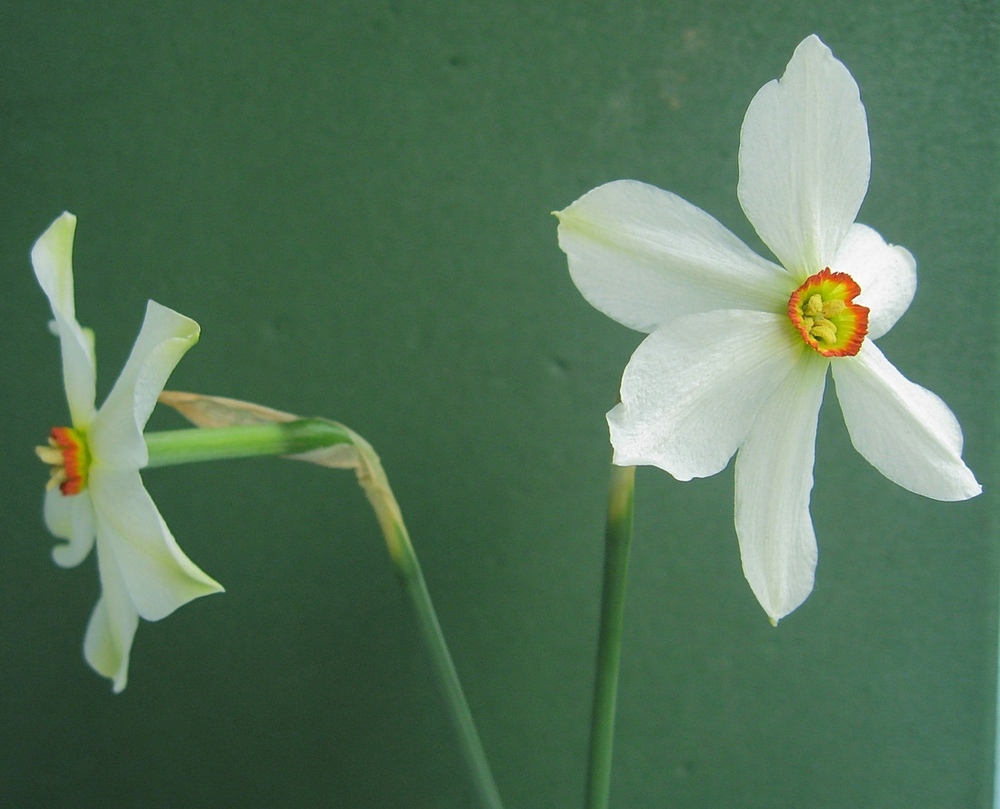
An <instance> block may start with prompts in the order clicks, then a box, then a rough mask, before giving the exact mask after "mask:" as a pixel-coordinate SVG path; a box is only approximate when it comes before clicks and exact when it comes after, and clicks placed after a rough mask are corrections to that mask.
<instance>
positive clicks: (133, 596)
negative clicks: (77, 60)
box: [31, 213, 222, 692]
mask: <svg viewBox="0 0 1000 809" xmlns="http://www.w3.org/2000/svg"><path fill="white" fill-rule="evenodd" d="M75 230H76V217H74V216H73V215H72V214H69V213H64V214H63V215H62V216H60V217H59V218H58V219H56V220H55V222H53V223H52V225H51V226H50V227H49V228H48V230H46V231H45V233H43V234H42V236H41V237H40V238H39V239H38V241H37V242H36V243H35V246H34V247H33V248H32V251H31V261H32V264H33V266H34V270H35V276H36V277H37V278H38V283H39V284H41V287H42V290H43V291H44V292H45V294H46V296H47V297H48V299H49V304H50V305H51V307H52V314H53V317H54V321H53V328H54V331H55V332H56V334H57V335H58V336H59V342H60V346H61V349H62V364H63V381H64V383H65V387H66V399H67V401H68V403H69V411H70V420H71V422H72V426H70V427H56V428H54V429H53V430H52V432H51V434H50V437H49V443H48V445H47V446H44V447H39V448H38V455H39V456H40V457H41V458H42V460H43V461H45V462H46V463H48V464H49V465H50V466H51V470H52V476H51V478H50V481H49V486H48V491H47V492H46V495H45V507H44V513H45V524H46V526H47V527H48V529H49V530H50V531H51V532H52V533H53V534H54V535H55V536H56V537H59V538H60V539H63V540H66V542H65V543H64V544H60V545H58V546H56V547H55V548H54V549H53V551H52V556H53V559H54V560H55V562H56V564H58V565H61V566H62V567H73V566H75V565H78V564H79V563H80V562H82V561H83V560H84V558H86V556H87V555H88V554H89V553H90V550H91V548H92V547H93V546H94V543H95V539H96V543H97V563H98V569H99V571H100V578H101V589H102V592H101V597H100V599H99V600H98V602H97V605H96V606H95V607H94V611H93V613H92V614H91V616H90V623H89V625H88V626H87V632H86V636H85V638H84V656H85V657H86V659H87V662H88V663H89V664H90V665H91V666H92V667H93V668H94V669H95V670H96V671H97V672H99V673H100V674H102V675H104V676H105V677H109V678H111V680H112V681H113V683H114V690H115V691H116V692H120V691H121V690H122V689H123V688H125V685H126V682H127V680H128V663H129V652H130V650H131V648H132V639H133V637H134V636H135V631H136V627H137V626H138V622H139V616H142V617H143V618H145V619H146V620H148V621H157V620H159V619H160V618H163V617H165V616H167V615H169V614H170V613H171V612H173V611H174V610H175V609H177V608H178V607H179V606H181V605H182V604H185V603H187V602H188V601H190V600H191V599H193V598H197V597H198V596H203V595H208V594H209V593H216V592H219V591H221V590H222V587H221V586H220V585H219V584H218V583H217V582H215V581H214V580H213V579H211V578H210V577H209V576H207V575H206V574H205V573H203V572H202V571H201V570H200V569H199V568H198V567H197V566H195V564H194V563H193V562H192V561H191V560H190V559H188V557H187V556H185V555H184V552H183V551H182V550H181V549H180V547H178V545H177V542H176V540H174V538H173V536H172V535H171V533H170V530H169V529H168V528H167V525H166V523H165V522H164V521H163V518H162V517H161V516H160V512H159V511H158V510H157V508H156V505H155V504H154V503H153V501H152V499H151V498H150V496H149V493H148V492H147V491H146V489H145V487H144V486H143V483H142V479H141V477H140V476H139V470H140V469H141V468H142V467H144V466H145V465H146V463H147V460H148V454H147V449H146V444H145V441H144V440H143V435H142V431H143V428H144V427H145V425H146V421H147V420H148V419H149V416H150V413H152V410H153V407H154V405H155V404H156V397H157V396H158V395H159V393H160V391H161V390H162V389H163V386H164V384H166V381H167V378H168V377H169V376H170V373H171V372H172V371H173V369H174V367H175V366H176V365H177V363H178V362H179V361H180V359H181V357H182V356H184V353H185V352H186V351H187V350H188V349H189V348H190V347H191V346H193V345H194V344H195V343H196V342H197V341H198V334H199V328H198V324H197V323H195V322H194V321H193V320H191V319H189V318H186V317H184V316H183V315H180V314H178V313H177V312H174V311H172V310H170V309H167V308H166V307H164V306H160V305H159V304H158V303H155V302H153V301H150V302H149V304H148V306H147V308H146V317H145V320H144V321H143V324H142V329H141V331H140V332H139V337H138V338H137V339H136V342H135V346H134V347H133V349H132V354H131V356H129V358H128V361H127V362H126V364H125V368H124V369H123V370H122V372H121V376H119V377H118V381H117V382H116V383H115V385H114V388H113V389H112V390H111V393H110V394H109V395H108V398H107V399H106V400H105V402H104V404H103V405H102V406H101V408H100V410H96V408H95V368H96V366H95V359H94V344H93V335H92V334H91V333H90V332H89V331H88V330H85V329H83V328H82V327H81V326H80V324H79V323H78V322H77V320H76V313H75V303H74V298H73V265H72V251H73V235H74V231H75Z"/></svg>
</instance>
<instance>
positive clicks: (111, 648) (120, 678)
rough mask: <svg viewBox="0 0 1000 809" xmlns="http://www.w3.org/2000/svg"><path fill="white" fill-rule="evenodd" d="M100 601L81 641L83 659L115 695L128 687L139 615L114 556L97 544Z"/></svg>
mask: <svg viewBox="0 0 1000 809" xmlns="http://www.w3.org/2000/svg"><path fill="white" fill-rule="evenodd" d="M97 559H98V570H99V571H100V574H101V597H100V598H99V599H98V601H97V604H96V605H95V606H94V611H93V612H92V613H91V615H90V622H89V623H88V624H87V633H86V635H85V636H84V638H83V656H84V658H85V659H86V661H87V662H88V663H89V664H90V666H91V668H93V669H94V671H96V672H97V673H98V674H102V675H103V676H105V677H108V678H110V679H111V680H112V681H113V683H114V684H113V688H114V692H115V693H116V694H118V693H121V691H123V690H124V688H125V686H126V684H127V683H128V661H129V655H130V653H131V651H132V640H133V639H134V638H135V630H136V629H137V628H138V626H139V615H138V613H136V611H135V607H134V606H133V605H132V601H131V599H130V598H129V594H128V590H127V589H126V587H125V582H124V580H123V578H122V573H121V570H119V568H118V565H117V562H116V560H115V558H114V555H113V554H111V553H109V552H108V551H107V548H106V547H105V546H104V543H103V542H102V541H101V540H98V547H97Z"/></svg>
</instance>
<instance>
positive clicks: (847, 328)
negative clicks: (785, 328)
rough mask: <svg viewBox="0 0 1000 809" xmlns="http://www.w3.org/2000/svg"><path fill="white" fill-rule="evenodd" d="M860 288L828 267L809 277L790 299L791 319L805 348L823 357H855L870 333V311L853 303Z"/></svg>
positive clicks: (841, 273)
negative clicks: (804, 342)
mask: <svg viewBox="0 0 1000 809" xmlns="http://www.w3.org/2000/svg"><path fill="white" fill-rule="evenodd" d="M860 294H861V287H859V286H858V285H857V283H856V282H855V281H854V279H853V278H851V276H849V275H848V274H847V273H845V272H833V271H831V270H830V268H829V267H827V268H826V269H824V270H822V271H821V272H818V273H816V274H815V275H810V276H809V277H808V278H807V279H806V280H805V283H803V284H802V286H800V287H799V288H798V289H796V290H795V291H794V292H793V293H792V296H791V297H790V298H789V299H788V317H789V318H791V321H792V325H794V326H795V328H796V330H797V331H798V333H799V334H800V335H802V339H803V340H805V341H806V344H807V345H808V346H809V347H810V348H812V349H813V350H814V351H816V352H818V353H819V354H822V355H823V356H824V357H853V356H855V355H856V354H857V353H858V352H859V351H860V350H861V343H862V342H864V339H865V335H866V334H867V333H868V307H867V306H861V305H860V304H857V303H855V302H854V299H855V298H856V297H857V296H858V295H860Z"/></svg>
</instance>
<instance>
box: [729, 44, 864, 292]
mask: <svg viewBox="0 0 1000 809" xmlns="http://www.w3.org/2000/svg"><path fill="white" fill-rule="evenodd" d="M739 160H740V181H739V186H738V189H737V190H738V194H739V198H740V204H741V205H742V206H743V210H744V211H745V212H746V215H747V218H748V219H749V220H750V222H751V223H752V224H753V226H754V227H755V228H756V230H757V233H758V234H759V235H760V237H761V239H763V240H764V242H765V244H767V246H768V247H770V248H771V250H772V251H773V252H774V254H775V255H776V256H777V257H778V259H779V260H780V261H781V263H782V264H784V265H785V267H786V268H787V269H788V270H789V271H790V272H791V273H792V275H794V276H795V277H796V278H798V279H799V281H803V280H805V278H806V277H807V276H809V275H812V274H813V273H816V272H819V271H820V270H822V269H823V268H824V267H829V266H830V263H831V262H832V261H833V257H834V255H836V252H837V248H838V247H839V246H840V243H841V241H842V240H843V239H844V237H845V236H846V235H847V231H848V229H849V228H850V226H851V224H852V223H853V222H854V219H855V217H856V216H857V214H858V209H859V208H860V207H861V202H862V200H863V199H864V197H865V193H866V192H867V190H868V178H869V172H870V169H871V156H870V151H869V145H868V122H867V119H866V117H865V108H864V106H863V105H862V103H861V98H860V96H859V93H858V86H857V84H856V83H855V81H854V78H853V77H852V76H851V74H850V73H849V72H848V70H847V68H846V67H844V65H843V64H841V63H840V62H839V61H837V59H836V58H834V56H833V54H832V53H830V49H829V48H827V47H826V45H824V44H823V43H822V42H820V40H819V39H818V38H817V37H816V36H810V37H807V38H806V39H804V40H803V41H802V42H801V43H800V44H799V46H798V47H797V48H796V49H795V53H794V54H793V55H792V59H791V61H790V62H789V63H788V67H786V68H785V73H784V75H783V76H782V77H781V80H780V81H771V82H768V83H767V84H765V85H764V86H763V87H762V88H761V89H760V90H759V91H758V92H757V95H756V96H754V98H753V101H751V102H750V107H749V108H748V109H747V114H746V117H745V118H744V119H743V129H742V132H741V134H740V155H739Z"/></svg>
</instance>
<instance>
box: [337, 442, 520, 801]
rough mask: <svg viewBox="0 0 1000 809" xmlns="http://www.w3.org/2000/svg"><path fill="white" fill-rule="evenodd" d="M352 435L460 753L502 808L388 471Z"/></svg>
mask: <svg viewBox="0 0 1000 809" xmlns="http://www.w3.org/2000/svg"><path fill="white" fill-rule="evenodd" d="M353 437H354V443H355V446H356V447H357V449H358V451H359V454H360V458H361V463H360V464H359V467H358V481H359V482H360V484H361V486H362V488H363V489H364V491H365V494H366V495H367V496H368V500H369V502H370V503H371V504H372V507H373V508H374V510H375V515H376V517H377V518H378V522H379V525H380V526H381V528H382V533H383V535H384V536H385V541H386V545H387V546H388V549H389V557H390V559H391V560H392V563H393V565H394V566H395V568H396V572H397V574H398V575H399V577H400V580H401V582H402V584H403V589H405V590H406V594H407V595H408V596H409V597H410V601H411V602H412V603H413V608H414V610H415V612H416V615H417V623H418V624H419V626H420V631H421V635H422V636H423V639H424V642H425V643H426V645H427V650H428V651H429V652H430V655H431V660H432V661H433V663H434V668H435V669H436V670H437V675H438V680H439V682H440V683H441V689H442V692H443V695H444V698H445V702H446V703H447V705H448V710H449V712H450V714H451V718H452V722H453V723H454V725H455V730H456V732H457V733H458V738H459V741H460V743H461V748H462V753H463V755H464V756H465V761H466V764H467V766H468V767H469V771H470V773H471V775H472V779H473V783H474V785H475V788H476V792H477V794H478V795H479V800H480V803H481V804H482V805H483V807H486V809H503V802H502V801H501V800H500V793H499V791H498V790H497V786H496V782H495V781H494V779H493V773H492V771H491V770H490V765H489V761H488V760H487V758H486V751H485V750H484V749H483V743H482V741H481V740H480V738H479V733H478V732H477V730H476V724H475V722H474V721H473V719H472V712H471V711H470V710H469V704H468V702H467V701H466V699H465V692H464V691H463V690H462V683H461V681H460V680H459V679H458V672H457V670H456V669H455V664H454V662H453V661H452V659H451V653H450V652H449V651H448V644H447V642H446V641H445V638H444V632H443V631H442V630H441V624H440V623H439V622H438V618H437V613H436V612H435V610H434V604H433V602H432V601H431V595H430V592H429V591H428V589H427V583H426V581H424V574H423V572H422V571H421V569H420V562H419V561H418V559H417V553H416V551H415V550H414V548H413V543H412V542H411V541H410V534H409V532H408V531H407V530H406V525H405V523H404V522H403V516H402V512H401V511H400V509H399V504H398V503H397V502H396V498H395V496H394V495H393V493H392V489H390V488H389V481H388V479H387V478H386V475H385V471H384V470H383V469H382V464H381V463H380V462H379V459H378V456H377V455H376V454H375V452H374V450H372V448H371V445H370V444H368V442H367V441H365V440H364V439H363V438H361V436H359V435H357V434H354V436H353Z"/></svg>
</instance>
